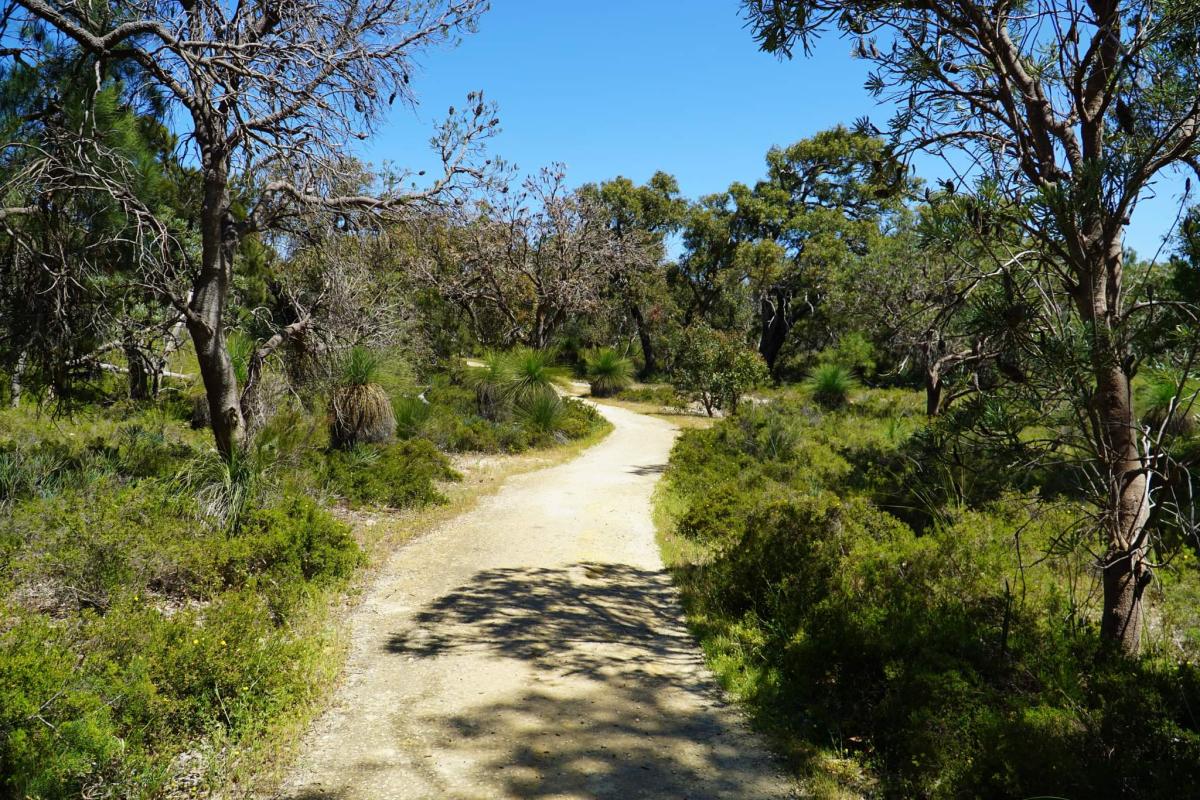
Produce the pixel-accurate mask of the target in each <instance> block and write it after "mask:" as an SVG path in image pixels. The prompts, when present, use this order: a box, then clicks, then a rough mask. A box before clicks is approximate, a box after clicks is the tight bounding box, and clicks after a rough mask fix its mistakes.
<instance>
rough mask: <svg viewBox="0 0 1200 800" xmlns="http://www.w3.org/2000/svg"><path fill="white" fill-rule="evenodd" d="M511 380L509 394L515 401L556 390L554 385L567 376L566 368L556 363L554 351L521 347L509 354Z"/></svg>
mask: <svg viewBox="0 0 1200 800" xmlns="http://www.w3.org/2000/svg"><path fill="white" fill-rule="evenodd" d="M507 359H508V365H509V370H510V374H511V377H510V382H509V385H508V389H507V394H508V396H509V397H510V398H512V400H513V401H514V402H517V403H519V402H521V401H523V400H527V399H529V398H531V397H534V396H536V395H541V394H545V393H546V392H552V391H554V385H555V384H556V383H558V382H559V381H561V380H563V379H564V378H565V377H566V374H567V373H566V370H564V369H562V368H561V367H558V366H555V364H554V353H553V352H552V351H550V350H537V349H534V348H532V347H519V348H517V349H516V350H513V351H512V352H511V353H509V354H508V356H507Z"/></svg>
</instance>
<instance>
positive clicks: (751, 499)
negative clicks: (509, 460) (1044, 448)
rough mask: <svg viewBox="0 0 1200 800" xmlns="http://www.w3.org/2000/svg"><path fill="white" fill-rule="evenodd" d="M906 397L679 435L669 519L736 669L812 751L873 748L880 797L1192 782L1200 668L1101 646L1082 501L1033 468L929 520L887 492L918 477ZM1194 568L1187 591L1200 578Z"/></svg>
mask: <svg viewBox="0 0 1200 800" xmlns="http://www.w3.org/2000/svg"><path fill="white" fill-rule="evenodd" d="M902 395H903V393H897V392H876V391H869V392H866V393H865V395H864V397H863V398H862V400H861V402H859V403H856V404H855V405H854V406H852V407H848V408H845V409H842V410H834V411H828V410H826V411H823V412H818V411H816V410H814V409H813V408H811V407H809V406H807V405H804V404H800V403H796V402H794V401H792V400H790V399H788V398H786V397H785V398H781V399H778V400H776V401H775V402H773V403H772V404H770V405H768V406H762V407H754V408H749V409H746V410H744V411H743V412H742V413H740V414H738V415H737V416H736V417H734V418H731V419H728V420H724V421H722V422H719V423H718V424H717V425H716V426H714V427H713V428H711V429H708V430H690V431H685V432H684V434H683V435H682V436H681V437H680V439H679V441H678V443H677V444H676V447H675V450H674V451H673V453H672V457H671V462H670V465H669V467H668V470H667V474H666V478H665V492H666V493H667V495H668V496H669V498H670V503H669V507H670V508H671V509H673V520H674V529H673V533H672V535H673V536H676V537H682V538H683V539H685V540H686V542H687V543H690V545H689V546H690V547H691V548H692V549H695V548H696V547H699V548H700V553H699V554H698V555H693V556H692V557H691V560H689V561H688V562H684V563H679V564H676V565H675V572H676V578H677V580H678V581H679V582H680V585H681V588H682V590H683V595H684V600H685V604H686V606H687V610H688V613H689V617H690V619H691V622H692V624H693V626H694V627H695V629H696V630H697V631H698V632H699V635H700V637H701V641H702V644H703V645H704V648H705V651H706V653H707V655H708V657H709V660H710V662H711V663H712V664H713V666H714V668H715V669H716V671H717V672H718V674H719V675H720V676H721V678H722V680H723V681H724V682H725V683H726V684H727V686H728V687H729V688H730V689H731V690H733V691H734V692H735V693H736V694H737V695H738V696H739V697H741V698H742V699H743V701H745V702H746V703H747V704H748V705H749V706H750V708H751V709H752V710H753V711H754V713H755V715H756V716H757V717H758V719H759V721H760V722H761V723H762V724H763V725H766V726H768V727H769V728H771V729H772V730H773V731H774V732H776V733H778V734H779V735H781V736H784V737H785V738H787V739H789V740H790V742H792V743H793V744H794V745H795V752H806V753H814V752H819V751H820V750H821V748H825V747H829V746H831V745H832V747H833V749H834V750H835V751H836V752H837V753H839V754H840V755H841V756H842V757H845V756H847V755H849V756H850V757H851V758H853V759H855V760H856V761H857V762H859V764H860V765H861V768H862V769H868V770H869V771H870V772H871V773H872V774H874V776H875V777H876V779H877V780H878V781H879V783H880V786H879V787H878V788H877V789H875V790H869V791H870V793H871V794H875V793H876V792H878V793H880V794H881V795H883V796H899V797H934V798H940V797H946V798H950V797H963V796H966V797H1014V796H1034V795H1037V796H1044V795H1054V796H1159V795H1170V794H1171V793H1172V791H1174V789H1173V788H1172V787H1178V786H1186V785H1193V784H1194V783H1195V782H1196V780H1197V779H1198V778H1200V760H1198V756H1200V724H1198V723H1197V720H1196V719H1195V718H1194V717H1193V716H1192V715H1190V713H1189V712H1188V711H1187V709H1188V708H1190V707H1192V704H1194V703H1195V702H1196V701H1197V699H1200V673H1198V672H1197V671H1196V669H1195V667H1194V662H1191V661H1183V660H1179V659H1177V658H1175V657H1171V658H1163V657H1152V658H1147V659H1146V660H1144V661H1142V662H1129V661H1122V660H1115V661H1109V662H1104V663H1099V662H1097V661H1096V659H1095V654H1096V652H1097V648H1098V646H1099V641H1098V631H1097V628H1096V624H1095V620H1096V619H1097V616H1098V609H1097V607H1096V605H1095V602H1094V599H1093V597H1092V596H1091V595H1090V594H1089V591H1088V587H1087V586H1086V585H1083V584H1080V582H1079V578H1078V576H1080V575H1084V574H1087V573H1088V571H1089V570H1090V569H1091V556H1090V555H1089V554H1088V552H1087V550H1086V548H1083V547H1079V546H1077V545H1076V544H1075V542H1077V541H1078V539H1077V537H1076V538H1073V537H1072V534H1071V532H1072V531H1076V530H1078V529H1079V527H1080V526H1079V521H1080V520H1084V519H1086V517H1085V511H1084V509H1083V508H1081V507H1080V506H1078V505H1076V504H1075V503H1073V502H1070V501H1065V500H1060V501H1056V502H1050V501H1048V500H1045V499H1042V498H1039V497H1038V496H1037V495H1035V494H1032V493H1029V492H1018V491H1016V490H1015V488H1014V487H1015V486H1016V482H1015V481H1014V483H1013V484H1010V488H1007V489H1003V490H1001V491H999V492H996V493H993V494H992V499H990V500H983V501H975V500H972V501H970V503H968V504H966V505H964V504H962V503H959V504H951V505H946V506H943V507H942V508H941V509H940V513H938V514H936V515H934V521H933V522H930V523H928V524H927V525H926V527H925V528H924V529H922V530H921V531H920V532H918V531H915V530H914V529H912V528H911V527H909V526H908V525H907V524H905V522H903V521H902V520H901V519H900V518H898V517H897V516H895V515H893V514H891V513H888V511H886V510H884V509H883V508H881V506H880V504H879V499H886V500H887V501H888V502H889V503H894V504H895V505H896V506H898V507H904V506H911V505H915V504H916V503H917V502H918V500H917V499H916V494H917V493H918V492H920V491H921V489H920V487H919V486H914V485H913V484H914V483H916V481H915V480H914V477H913V473H911V472H909V471H908V470H907V468H905V467H904V464H905V463H906V460H907V459H906V456H907V455H908V454H910V453H912V452H913V448H914V443H915V440H914V438H913V437H914V434H916V435H920V431H919V427H918V426H919V425H920V424H921V415H920V411H919V398H917V397H915V396H913V397H904V396H902ZM985 468H986V467H985ZM1035 553H1036V554H1041V555H1042V557H1041V558H1040V559H1034V558H1032V557H1031V556H1032V555H1033V554H1035ZM1187 571H1188V572H1187V575H1186V576H1184V575H1181V576H1180V582H1181V586H1180V587H1179V588H1178V589H1176V588H1175V587H1172V589H1171V591H1173V592H1174V591H1184V592H1194V591H1195V589H1194V588H1193V587H1196V586H1200V579H1198V576H1197V575H1196V571H1195V568H1194V567H1193V566H1189V567H1188V568H1187ZM1184 587H1187V588H1184ZM1182 596H1183V597H1187V596H1193V595H1190V594H1184V595H1182ZM1165 619H1167V618H1164V624H1165ZM1164 637H1165V638H1167V639H1169V640H1171V641H1173V642H1178V641H1182V640H1183V639H1184V638H1186V632H1185V631H1184V630H1172V631H1169V632H1168V631H1164ZM1176 646H1177V645H1175V644H1172V645H1170V647H1171V648H1174V647H1176ZM819 761H820V759H814V760H813V763H812V764H811V765H810V767H811V768H812V769H819V768H820V767H819V764H818V762H819ZM850 772H856V770H850ZM864 791H867V790H864Z"/></svg>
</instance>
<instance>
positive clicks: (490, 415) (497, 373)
mask: <svg viewBox="0 0 1200 800" xmlns="http://www.w3.org/2000/svg"><path fill="white" fill-rule="evenodd" d="M512 382H513V369H512V364H511V363H510V359H509V357H508V356H506V355H505V354H504V353H498V352H496V351H494V350H493V351H489V352H487V353H485V354H484V356H483V366H479V367H472V368H471V370H470V371H469V372H468V373H467V383H468V384H469V385H470V386H471V388H472V389H474V390H475V405H476V407H477V409H478V410H479V416H481V417H483V418H484V419H486V420H489V421H491V422H498V421H500V420H502V419H503V418H504V417H505V415H506V414H507V413H508V396H507V395H508V392H509V390H510V387H511V386H512Z"/></svg>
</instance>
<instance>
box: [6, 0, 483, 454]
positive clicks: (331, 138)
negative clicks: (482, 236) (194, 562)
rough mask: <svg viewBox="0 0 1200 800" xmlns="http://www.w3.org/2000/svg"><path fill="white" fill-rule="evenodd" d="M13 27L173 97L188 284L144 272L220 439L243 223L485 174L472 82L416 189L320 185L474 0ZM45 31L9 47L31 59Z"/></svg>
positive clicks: (231, 399) (50, 9)
mask: <svg viewBox="0 0 1200 800" xmlns="http://www.w3.org/2000/svg"><path fill="white" fill-rule="evenodd" d="M16 6H17V7H19V8H21V9H23V10H24V11H25V12H26V13H25V15H24V17H23V18H22V16H21V15H19V14H11V15H6V16H5V17H4V18H3V19H4V22H5V23H6V29H5V30H4V31H3V35H4V36H5V38H6V41H7V40H8V39H9V38H10V30H9V29H8V28H9V27H20V26H27V25H37V26H43V27H46V28H49V29H50V30H51V31H53V32H55V33H56V34H57V37H58V38H59V39H61V40H66V41H69V42H73V43H74V44H75V45H76V46H78V47H80V48H82V49H83V50H85V51H86V52H88V53H90V54H92V55H93V56H95V57H97V58H100V59H103V60H111V61H122V62H127V63H131V64H133V65H136V67H137V70H138V73H139V74H140V75H141V76H142V78H143V79H144V81H145V83H146V85H147V86H149V87H152V88H153V89H154V90H156V91H160V92H162V93H163V95H164V96H165V97H166V98H167V99H168V100H169V102H170V104H171V111H172V117H171V118H172V119H176V120H178V121H179V123H180V128H181V130H180V133H181V134H182V135H183V136H184V137H185V138H186V140H187V141H188V142H189V143H190V145H191V147H192V150H193V153H192V156H193V157H194V159H195V162H196V164H197V165H198V170H199V180H198V183H199V184H200V201H199V213H198V219H197V220H196V223H197V225H196V227H197V229H198V231H199V258H198V262H199V263H197V264H195V266H194V268H192V269H191V270H190V275H189V276H188V277H189V278H190V281H189V282H190V287H189V290H188V292H187V293H186V294H181V293H180V292H179V291H178V290H177V289H176V288H175V285H174V284H175V281H173V280H170V278H171V277H173V276H171V275H163V274H148V275H146V276H145V278H146V280H145V282H146V283H147V284H148V285H150V286H151V287H152V288H153V290H154V291H155V292H156V293H157V294H158V295H159V296H161V297H162V298H163V299H164V300H166V301H167V302H168V303H169V304H170V305H171V306H172V307H174V308H175V309H176V310H177V311H178V312H179V313H180V314H182V315H183V317H184V319H185V322H186V325H187V329H188V332H189V334H190V336H191V340H192V344H193V346H194V347H195V351H196V356H197V359H198V361H199V365H200V373H201V376H202V378H203V381H204V386H205V391H206V395H207V399H208V404H209V410H210V417H211V420H212V429H213V434H214V438H215V440H216V444H217V449H218V450H219V451H220V452H221V453H222V454H223V455H225V456H226V457H231V456H232V454H233V453H234V452H235V451H236V450H237V449H238V448H240V447H241V446H242V444H243V443H244V441H245V438H246V425H245V419H244V415H243V410H242V401H241V396H240V393H239V391H238V385H237V379H236V375H235V371H234V365H233V363H232V361H231V359H230V356H229V352H228V348H227V347H226V344H225V331H224V327H225V321H226V320H225V313H226V306H227V303H228V299H229V292H230V287H231V284H232V282H233V274H234V259H235V256H236V254H237V251H238V246H239V243H240V242H241V241H243V240H244V239H245V238H246V237H248V236H250V235H252V234H254V233H256V232H259V231H265V230H270V229H271V228H272V227H274V226H275V225H277V224H278V223H279V222H280V220H282V219H285V218H287V217H288V216H289V215H291V214H292V213H294V211H295V210H296V209H298V208H303V209H307V210H312V209H316V208H320V209H327V210H331V211H337V212H339V213H354V212H361V213H370V214H382V213H386V212H389V211H394V210H396V209H399V208H402V207H406V206H411V205H412V204H414V203H417V202H422V201H429V200H431V199H434V198H437V197H440V196H443V195H445V194H446V193H447V192H448V191H450V190H452V189H453V188H454V187H455V186H457V185H459V184H460V182H461V180H462V179H463V178H478V177H481V168H480V167H477V166H476V165H475V163H474V161H473V159H474V157H475V155H476V154H477V150H478V141H479V139H480V138H482V137H483V136H485V135H486V134H487V133H488V132H489V131H491V130H492V129H493V126H494V123H495V119H494V116H493V114H492V110H491V109H490V107H488V106H487V105H486V104H485V103H484V102H483V101H482V99H481V98H480V97H479V96H477V95H475V94H472V95H471V96H470V97H469V98H468V106H467V109H466V110H465V111H463V112H461V113H458V114H456V113H454V111H453V109H452V110H451V114H450V115H449V119H448V120H447V122H446V123H445V125H444V126H443V127H442V129H441V130H440V132H439V133H438V135H437V136H436V137H435V147H436V149H437V150H438V152H439V155H440V157H441V160H442V166H443V171H442V174H441V175H440V176H439V177H438V178H437V179H436V180H435V181H434V182H433V183H432V184H431V185H430V186H428V187H427V188H426V189H423V190H413V191H411V192H408V191H406V192H387V193H382V196H380V195H379V194H375V193H372V194H369V195H336V194H333V193H329V192H327V191H325V189H327V188H328V187H329V186H330V185H331V184H332V183H334V182H335V181H336V177H337V176H338V174H339V168H340V166H341V164H342V161H343V159H344V147H345V144H346V143H347V142H348V141H350V140H351V139H356V138H365V137H366V136H367V135H368V133H369V132H370V130H371V129H372V127H373V125H374V123H375V122H376V121H377V120H378V119H379V118H380V115H381V113H382V112H383V110H384V109H385V108H386V107H387V106H388V105H390V104H391V103H392V102H393V101H394V100H395V99H396V98H397V97H399V98H401V99H403V100H404V101H406V102H411V101H412V100H413V96H412V93H411V90H410V88H409V75H410V73H411V71H412V65H413V58H414V57H415V56H416V55H417V54H419V53H420V52H421V51H423V50H425V49H427V48H429V47H431V46H434V45H438V44H442V43H445V42H447V41H449V40H451V39H452V38H453V37H455V36H456V35H458V34H459V33H461V32H464V31H467V30H470V29H471V27H472V26H473V24H474V21H475V19H476V18H477V16H478V14H479V13H480V12H481V10H482V8H483V0H427V1H426V2H406V1H404V0H366V1H365V2H358V1H357V0H333V1H332V2H300V3H286V4H278V3H253V4H245V3H236V4H233V5H230V4H228V3H224V2H220V0H189V2H182V3H179V4H177V5H176V4H167V3H151V2H134V3H122V4H120V5H119V6H118V7H116V8H113V7H110V6H108V5H107V4H103V3H87V4H80V3H76V2H70V1H69V0H64V1H63V2H58V0H19V2H17V3H16ZM52 39H53V37H39V38H38V40H37V41H35V42H34V43H33V44H32V45H31V46H26V47H23V48H20V52H18V53H17V54H15V55H18V56H19V57H21V58H24V59H27V60H30V59H31V60H37V59H39V58H42V57H44V56H45V55H46V53H47V48H48V47H49V45H46V44H40V43H41V42H50V41H51V40H52Z"/></svg>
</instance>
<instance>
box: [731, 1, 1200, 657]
mask: <svg viewBox="0 0 1200 800" xmlns="http://www.w3.org/2000/svg"><path fill="white" fill-rule="evenodd" d="M745 9H746V13H747V15H748V18H749V21H750V24H751V25H752V27H753V30H754V34H755V36H756V38H757V39H758V41H759V43H760V45H761V46H762V47H763V49H765V50H768V51H770V52H773V53H777V54H779V55H781V56H788V55H790V54H791V53H792V51H793V50H794V48H795V47H796V46H797V45H800V46H802V47H803V48H804V49H805V50H806V51H807V50H808V49H809V47H810V46H811V44H812V42H813V40H814V39H815V38H816V37H817V36H818V35H819V34H820V33H821V32H822V31H824V30H828V29H837V30H839V31H841V33H842V34H843V35H845V36H847V37H850V38H852V39H853V41H854V50H855V53H856V54H857V55H858V56H860V57H862V58H865V59H867V60H869V61H870V62H871V63H872V64H873V65H874V68H875V69H874V71H873V72H872V74H871V76H870V78H869V79H868V82H867V86H868V89H870V90H871V91H872V92H874V93H875V94H876V95H877V96H880V97H883V98H885V99H888V100H890V101H892V102H893V103H894V104H895V105H896V107H897V108H898V111H897V113H896V115H895V117H894V118H893V120H892V122H891V134H892V136H893V138H894V140H895V142H896V143H897V146H898V150H897V152H898V153H899V154H901V155H903V154H905V153H908V152H911V151H913V150H916V149H923V150H927V151H931V152H934V153H949V152H955V153H958V154H960V156H963V157H962V158H960V163H967V164H970V165H971V169H972V170H974V171H975V173H976V175H977V176H984V177H987V178H989V179H991V180H993V181H994V182H995V184H996V186H997V188H998V191H1000V192H1002V193H1003V194H1004V196H1005V197H1006V198H1007V200H1008V202H1009V203H1011V204H1012V205H1013V206H1014V207H1018V208H1021V209H1024V210H1027V212H1028V214H1027V215H1023V218H1024V219H1025V220H1027V221H1026V222H1025V230H1026V233H1027V234H1028V235H1029V236H1030V237H1031V238H1032V239H1033V240H1034V241H1035V242H1037V244H1038V245H1039V247H1040V248H1041V249H1042V250H1043V251H1044V255H1045V257H1046V258H1048V259H1049V260H1050V261H1051V262H1052V263H1053V264H1054V265H1056V269H1057V275H1056V283H1055V288H1056V290H1057V291H1058V292H1059V293H1061V294H1062V295H1064V296H1066V297H1068V298H1069V299H1070V302H1071V304H1072V305H1073V307H1074V311H1075V313H1076V314H1077V315H1078V318H1079V319H1080V321H1081V323H1082V325H1083V328H1084V330H1085V331H1086V347H1087V351H1088V361H1089V363H1090V371H1091V376H1090V380H1091V389H1090V396H1089V398H1088V400H1089V402H1088V404H1087V409H1086V419H1087V424H1086V426H1085V428H1086V429H1087V435H1088V436H1089V438H1090V443H1091V445H1092V452H1093V453H1094V464H1095V465H1096V467H1097V470H1098V472H1099V473H1100V474H1101V475H1102V480H1101V483H1102V487H1101V488H1100V489H1099V490H1098V492H1097V497H1096V502H1097V503H1098V505H1099V508H1100V510H1101V513H1100V516H1099V528H1100V529H1101V531H1102V533H1103V538H1104V541H1105V545H1104V546H1105V553H1104V555H1103V557H1102V558H1101V559H1100V566H1101V567H1102V570H1103V587H1104V601H1103V606H1104V607H1103V611H1102V619H1101V632H1102V635H1103V637H1104V639H1105V640H1106V641H1108V642H1110V643H1112V644H1113V645H1116V646H1117V647H1118V648H1119V649H1120V650H1122V651H1124V652H1125V653H1129V654H1133V653H1136V652H1137V651H1138V649H1139V644H1140V637H1141V630H1142V598H1143V593H1144V592H1145V589H1146V586H1147V584H1148V583H1149V582H1150V580H1151V568H1150V564H1149V563H1148V561H1147V551H1148V546H1149V542H1148V536H1149V528H1148V525H1147V523H1148V521H1149V519H1150V514H1151V508H1152V492H1151V489H1152V485H1151V480H1152V466H1153V465H1152V459H1148V458H1147V457H1146V455H1145V453H1144V451H1143V450H1142V448H1141V446H1140V444H1141V443H1140V442H1139V432H1140V428H1139V425H1138V422H1137V419H1136V417H1135V414H1134V408H1133V402H1132V392H1131V379H1132V376H1133V374H1134V372H1135V371H1136V368H1137V365H1138V359H1137V354H1136V353H1134V352H1132V351H1131V347H1130V339H1129V337H1128V335H1127V334H1128V326H1129V322H1130V318H1131V317H1132V316H1134V315H1138V314H1144V313H1148V312H1149V310H1150V309H1152V308H1154V306H1155V305H1156V304H1155V302H1154V301H1152V300H1149V299H1148V300H1146V301H1145V302H1135V303H1129V302H1128V299H1129V298H1128V297H1127V294H1126V291H1125V290H1126V280H1125V278H1126V275H1125V270H1124V251H1123V248H1122V241H1123V236H1124V232H1125V230H1126V227H1127V226H1128V224H1129V221H1130V217H1131V215H1132V214H1133V213H1134V211H1135V209H1136V207H1137V203H1138V199H1139V198H1140V197H1141V196H1142V194H1143V193H1144V192H1145V191H1146V190H1147V188H1148V187H1149V186H1150V184H1151V182H1152V181H1153V180H1154V179H1155V177H1156V176H1159V175H1160V174H1161V173H1162V172H1163V171H1164V170H1167V169H1169V168H1171V167H1173V166H1175V165H1186V166H1188V167H1190V168H1191V169H1193V170H1196V169H1197V168H1198V167H1200V161H1198V158H1200V147H1198V137H1200V95H1198V94H1197V93H1196V91H1195V86H1196V83H1197V80H1198V79H1200V49H1198V48H1197V41H1198V26H1200V7H1197V6H1196V4H1195V3H1193V2H1190V0H1166V2H1157V3H1150V2H1129V3H1122V2H1119V1H1118V0H1087V1H1086V2H1074V0H1047V2H1041V3H1037V4H1034V5H1030V4H1014V3H1009V2H1000V3H992V2H981V1H980V0H904V1H903V2H900V1H899V0H883V1H882V2H880V1H879V0H850V2H842V1H841V0H837V1H836V2H835V0H747V2H746V3H745ZM947 188H948V190H951V189H953V188H955V187H954V183H953V182H948V186H947Z"/></svg>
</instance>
